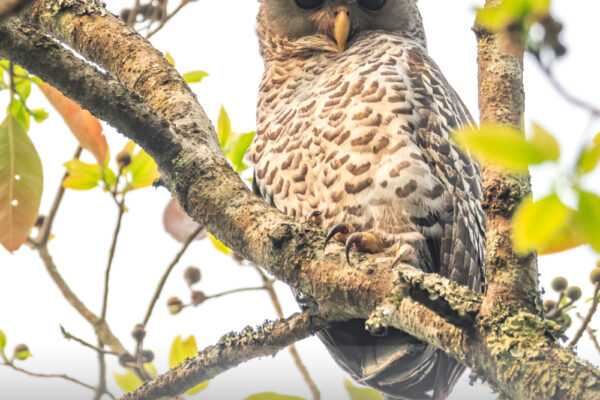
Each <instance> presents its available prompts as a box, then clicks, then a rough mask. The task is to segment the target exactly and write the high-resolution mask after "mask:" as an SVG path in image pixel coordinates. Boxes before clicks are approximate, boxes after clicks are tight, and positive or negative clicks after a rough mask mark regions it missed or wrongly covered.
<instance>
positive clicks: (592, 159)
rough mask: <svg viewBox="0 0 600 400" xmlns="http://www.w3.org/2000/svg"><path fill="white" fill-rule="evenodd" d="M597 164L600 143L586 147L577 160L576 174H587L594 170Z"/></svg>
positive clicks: (599, 154)
mask: <svg viewBox="0 0 600 400" xmlns="http://www.w3.org/2000/svg"><path fill="white" fill-rule="evenodd" d="M599 137H600V135H599ZM599 142H600V140H599ZM598 163H600V143H597V144H596V143H594V144H593V145H589V146H586V147H584V149H583V150H582V151H581V155H580V156H579V160H577V173H579V174H589V173H590V172H592V171H593V170H595V169H596V167H597V166H598Z"/></svg>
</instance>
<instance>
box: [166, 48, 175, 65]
mask: <svg viewBox="0 0 600 400" xmlns="http://www.w3.org/2000/svg"><path fill="white" fill-rule="evenodd" d="M165 59H166V60H167V61H168V62H169V64H171V65H172V66H175V59H174V58H173V56H172V55H171V53H169V52H168V51H167V54H165Z"/></svg>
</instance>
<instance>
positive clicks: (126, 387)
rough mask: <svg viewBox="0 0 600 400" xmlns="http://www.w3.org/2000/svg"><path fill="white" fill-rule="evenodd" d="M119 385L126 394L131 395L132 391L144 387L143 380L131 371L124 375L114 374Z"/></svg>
mask: <svg viewBox="0 0 600 400" xmlns="http://www.w3.org/2000/svg"><path fill="white" fill-rule="evenodd" d="M113 376H114V378H115V381H116V382H117V385H119V387H120V388H121V390H123V391H124V392H125V393H129V392H131V391H132V390H135V389H137V388H139V387H140V386H142V383H143V382H142V380H141V379H140V378H139V377H138V376H137V375H136V374H135V373H134V372H133V371H132V370H130V369H128V370H127V372H125V373H124V374H117V373H115V374H113Z"/></svg>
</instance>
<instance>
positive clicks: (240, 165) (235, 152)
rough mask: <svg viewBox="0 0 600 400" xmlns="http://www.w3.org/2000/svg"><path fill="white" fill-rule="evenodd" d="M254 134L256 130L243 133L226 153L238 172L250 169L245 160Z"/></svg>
mask: <svg viewBox="0 0 600 400" xmlns="http://www.w3.org/2000/svg"><path fill="white" fill-rule="evenodd" d="M254 135H255V132H249V133H242V134H241V135H239V136H238V137H237V139H236V141H235V144H234V145H233V146H232V148H231V150H228V151H227V153H226V157H227V159H228V160H229V161H230V162H231V165H232V166H233V169H234V171H235V172H236V173H238V174H239V173H240V172H242V171H244V170H246V169H248V166H247V165H246V164H244V162H243V160H244V155H246V151H248V148H249V147H250V145H251V144H252V141H253V140H254Z"/></svg>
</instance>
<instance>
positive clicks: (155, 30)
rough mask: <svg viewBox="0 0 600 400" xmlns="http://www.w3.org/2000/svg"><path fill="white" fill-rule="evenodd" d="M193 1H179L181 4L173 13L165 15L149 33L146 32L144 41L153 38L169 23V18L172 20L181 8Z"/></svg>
mask: <svg viewBox="0 0 600 400" xmlns="http://www.w3.org/2000/svg"><path fill="white" fill-rule="evenodd" d="M192 1H194V0H181V3H180V4H179V5H178V6H177V8H176V9H175V10H173V12H172V13H171V14H169V15H167V16H166V17H165V18H163V20H162V21H160V24H159V25H158V26H157V27H156V28H155V29H154V30H153V31H151V32H148V34H147V35H146V39H150V38H151V37H152V36H154V34H156V33H157V32H158V31H160V30H161V29H162V28H163V27H164V26H165V24H166V23H167V22H169V20H170V19H171V18H173V17H174V16H175V15H176V14H177V13H178V12H179V11H181V9H182V8H183V7H185V6H186V5H187V4H189V3H191V2H192Z"/></svg>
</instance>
